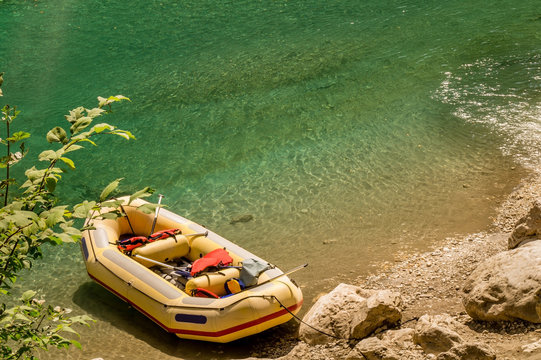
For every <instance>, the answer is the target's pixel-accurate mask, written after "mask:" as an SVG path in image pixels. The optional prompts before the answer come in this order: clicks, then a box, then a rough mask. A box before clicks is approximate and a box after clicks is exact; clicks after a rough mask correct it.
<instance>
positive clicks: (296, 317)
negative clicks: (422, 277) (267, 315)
mask: <svg viewBox="0 0 541 360" xmlns="http://www.w3.org/2000/svg"><path fill="white" fill-rule="evenodd" d="M270 297H272V298H274V299H275V300H276V301H277V302H278V304H280V306H281V307H283V308H284V309H285V310H286V311H287V312H288V313H289V314H290V315H291V316H293V317H294V318H295V320H297V321H298V322H300V323H301V324H304V325H306V326H308V327H309V328H311V329H313V330H315V331H317V332H318V333H321V334H323V335H325V336H328V337H331V338H333V339H337V340H346V341H347V340H348V339H344V338H341V337H339V336H336V335H333V334H329V333H327V332H325V331H323V330H321V329H318V328H315V327H313V326H312V325H310V324H308V323H306V322H305V321H303V320H302V319H301V318H299V317H298V316H297V315H295V314H293V313H292V312H291V311H290V310H289V309H288V308H287V307H286V306H285V305H284V304H282V302H281V301H280V299H278V298H277V297H276V296H274V295H271V296H270ZM417 320H419V317H417V316H415V317H413V318H411V319H409V320H406V321H403V322H401V325H404V324H406V323H408V322H410V321H417ZM357 351H358V352H359V353H360V354H361V356H362V357H363V358H365V359H366V360H368V358H367V357H366V355H365V354H363V353H362V351H361V350H359V349H357Z"/></svg>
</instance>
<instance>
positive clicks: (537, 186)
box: [253, 172, 541, 360]
mask: <svg viewBox="0 0 541 360" xmlns="http://www.w3.org/2000/svg"><path fill="white" fill-rule="evenodd" d="M540 194H541V174H540V173H535V172H534V173H532V174H530V175H529V176H528V177H527V178H525V179H523V180H522V181H521V183H520V184H519V185H518V186H517V187H516V188H515V189H514V191H513V192H512V193H511V194H509V195H508V196H507V198H506V199H505V201H503V203H502V204H501V205H500V206H499V208H498V211H497V216H496V217H495V219H493V229H491V230H490V232H480V233H476V234H469V235H467V236H463V237H458V238H447V239H445V240H444V241H443V243H442V244H440V245H439V246H438V247H437V248H434V249H433V250H431V251H427V252H423V253H418V254H414V255H411V256H409V257H408V258H406V259H405V260H403V261H400V262H396V263H392V262H385V263H383V264H382V266H381V270H380V272H379V273H378V274H376V275H369V276H361V277H358V278H357V279H356V280H354V281H351V282H350V283H351V284H352V285H357V286H360V287H363V288H367V289H390V290H393V291H397V292H399V293H400V294H401V296H402V298H403V301H404V309H403V324H404V325H403V326H404V327H413V326H415V319H416V318H418V317H420V316H422V315H424V314H443V313H447V314H450V315H451V316H453V317H454V318H455V319H456V320H457V321H459V322H460V323H462V324H464V325H465V327H467V328H469V329H470V331H468V332H466V333H464V334H461V335H462V336H463V337H465V338H467V339H468V338H469V340H471V341H476V342H481V343H485V344H487V345H489V346H490V347H491V348H492V349H493V350H494V351H495V353H496V356H497V359H509V360H511V359H535V358H539V356H541V355H540V353H539V352H537V353H536V352H534V353H524V352H523V347H524V346H526V345H528V344H531V343H534V342H536V341H537V340H539V339H540V338H541V324H530V323H526V322H512V323H506V322H503V323H487V322H476V321H473V320H472V319H471V318H470V317H469V316H468V315H467V314H466V312H465V310H464V307H463V305H462V300H461V296H460V289H461V287H462V284H463V282H464V280H465V279H466V278H467V277H468V275H469V274H470V273H471V272H472V271H473V270H474V269H475V268H476V267H477V265H478V264H479V263H480V262H482V261H483V260H485V259H487V258H488V257H490V256H492V255H495V254H497V253H499V252H501V251H505V250H507V239H508V237H509V233H510V232H511V231H512V229H513V227H514V225H515V224H516V222H517V221H518V220H519V219H520V218H521V217H523V216H524V215H526V214H527V213H528V211H529V210H530V208H531V205H532V204H533V202H534V200H535V199H537V198H538V197H539V196H540ZM307 305H308V306H311V304H307ZM296 343H297V341H296V340H293V339H292V340H290V341H284V340H282V341H279V342H278V344H279V345H280V346H278V348H277V347H276V346H277V345H278V344H274V346H273V348H274V349H271V348H270V347H265V349H261V351H260V352H258V353H254V354H253V356H256V357H260V356H270V357H272V358H276V357H279V356H284V355H286V354H287V353H288V351H287V350H288V349H292V348H293V347H294V346H295V344H296ZM300 348H301V350H298V348H297V352H295V353H296V354H295V355H293V353H292V354H290V355H289V356H286V358H291V359H293V358H298V357H299V356H302V357H303V358H308V359H329V358H334V359H341V358H344V357H345V356H346V355H347V353H348V352H349V351H350V348H349V346H348V345H347V344H346V343H341V342H334V343H332V344H329V345H326V346H322V347H310V348H308V347H307V346H306V347H305V349H304V350H302V348H303V345H301V346H300ZM536 356H537V357H536Z"/></svg>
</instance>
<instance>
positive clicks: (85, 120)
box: [70, 116, 92, 134]
mask: <svg viewBox="0 0 541 360" xmlns="http://www.w3.org/2000/svg"><path fill="white" fill-rule="evenodd" d="M91 123H92V118H91V117H88V116H85V117H82V118H80V119H78V120H76V121H75V122H74V123H73V125H71V127H70V132H71V133H72V134H77V133H78V132H79V131H81V130H83V129H84V128H86V127H87V126H88V125H90V124H91Z"/></svg>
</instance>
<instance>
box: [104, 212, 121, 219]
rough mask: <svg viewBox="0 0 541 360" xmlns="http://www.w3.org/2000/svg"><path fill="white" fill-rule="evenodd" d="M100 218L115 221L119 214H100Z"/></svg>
mask: <svg viewBox="0 0 541 360" xmlns="http://www.w3.org/2000/svg"><path fill="white" fill-rule="evenodd" d="M100 216H101V217H102V218H104V219H109V220H115V219H117V218H118V214H117V213H115V212H106V213H104V214H100Z"/></svg>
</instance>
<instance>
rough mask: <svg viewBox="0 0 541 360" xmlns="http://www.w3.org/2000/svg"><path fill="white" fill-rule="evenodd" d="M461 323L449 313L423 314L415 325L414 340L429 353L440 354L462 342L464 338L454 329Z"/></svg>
mask: <svg viewBox="0 0 541 360" xmlns="http://www.w3.org/2000/svg"><path fill="white" fill-rule="evenodd" d="M459 326H460V325H459V323H458V322H457V321H456V320H454V319H453V318H452V317H451V316H450V315H448V314H442V315H434V316H431V315H423V316H421V317H420V318H419V321H417V324H416V325H415V333H414V334H413V341H414V342H415V343H416V344H417V345H420V346H421V347H422V348H423V350H424V352H426V353H427V354H439V353H441V352H445V351H448V350H450V349H451V348H452V347H453V346H455V345H458V344H462V343H463V340H462V338H461V337H460V335H458V333H457V332H456V331H455V330H454V329H455V328H457V327H459Z"/></svg>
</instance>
